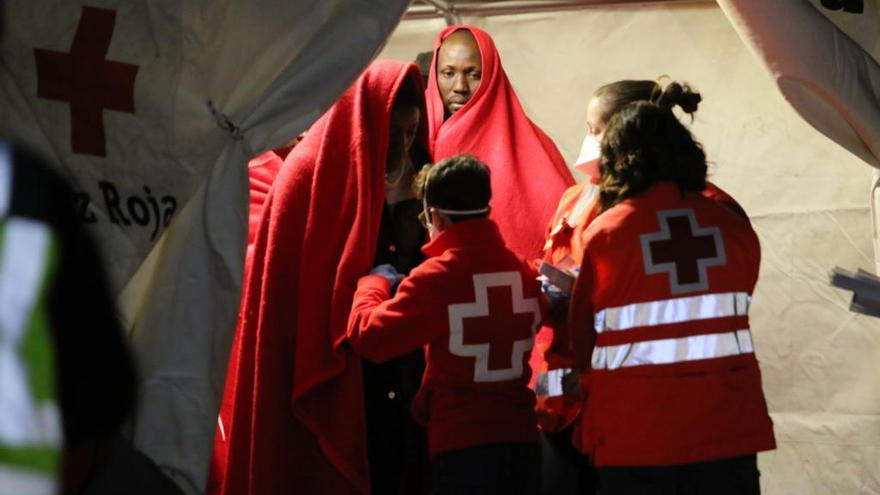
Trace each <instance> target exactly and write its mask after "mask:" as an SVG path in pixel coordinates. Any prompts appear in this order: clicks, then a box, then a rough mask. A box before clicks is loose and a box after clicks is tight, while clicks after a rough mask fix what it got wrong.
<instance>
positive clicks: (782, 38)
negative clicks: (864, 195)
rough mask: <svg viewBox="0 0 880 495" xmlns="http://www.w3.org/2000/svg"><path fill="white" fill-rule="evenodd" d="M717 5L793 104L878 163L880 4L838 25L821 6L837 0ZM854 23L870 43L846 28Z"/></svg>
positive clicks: (733, 0)
mask: <svg viewBox="0 0 880 495" xmlns="http://www.w3.org/2000/svg"><path fill="white" fill-rule="evenodd" d="M719 3H720V5H721V7H722V9H724V11H725V13H726V14H727V16H728V17H729V18H730V20H731V23H732V24H733V25H734V27H735V29H736V30H737V33H739V35H740V37H741V38H742V39H743V41H744V42H745V44H746V45H747V46H748V47H749V48H750V49H751V50H752V51H753V52H754V53H755V55H756V56H757V57H758V58H759V59H760V60H761V61H762V62H763V63H764V64H765V65H766V66H767V68H768V69H769V71H770V74H771V77H773V79H774V80H775V81H776V84H777V85H778V86H779V90H780V91H781V92H782V94H783V95H784V96H785V98H786V99H787V100H788V101H789V102H790V103H791V105H792V106H793V107H794V108H795V110H796V111H797V112H798V113H799V114H800V115H801V116H802V117H803V118H804V119H805V120H806V121H807V122H809V123H810V125H812V126H813V127H815V128H816V129H818V130H819V131H820V132H822V133H823V134H825V135H826V136H828V137H829V138H831V139H832V140H834V141H835V142H837V143H840V145H841V146H843V147H845V148H846V149H848V150H849V151H851V152H852V153H853V154H855V155H856V156H858V157H859V158H861V159H862V160H864V161H865V162H866V163H868V164H870V165H872V166H874V167H880V45H878V44H880V30H878V29H877V22H878V21H880V2H878V1H876V0H867V1H864V2H863V4H864V7H865V11H863V12H862V13H859V14H856V13H852V14H849V17H850V18H849V19H844V18H840V17H837V19H838V20H837V23H836V24H835V22H832V21H831V20H830V19H829V18H828V17H826V16H824V15H822V11H823V10H824V11H825V12H828V13H829V15H830V12H831V11H830V9H829V8H827V7H823V6H822V5H821V4H822V3H834V2H821V3H820V2H819V1H818V0H816V1H814V2H813V4H812V5H811V4H808V3H805V2H801V3H786V2H781V3H779V2H757V3H756V2H749V1H744V0H722V1H721V2H719ZM843 3H846V2H843ZM778 19H786V22H784V23H780V22H778ZM865 20H867V22H871V21H873V30H874V31H873V36H872V37H870V38H869V35H868V34H867V33H866V32H865V31H864V29H865V28H864V27H863V26H862V25H861V24H862V22H863V21H865ZM851 23H852V32H853V35H855V36H857V37H858V39H859V40H861V42H862V43H863V44H864V45H865V47H863V46H862V45H860V44H859V42H858V41H856V40H855V39H854V38H853V37H850V36H849V35H848V34H847V32H846V31H845V30H842V29H841V27H843V28H846V27H849V26H850V24H851ZM839 26H840V27H839ZM804 33H811V36H805V35H804ZM869 46H870V48H871V49H873V52H874V53H872V52H870V51H869V48H868V47H869ZM804 53H809V54H810V56H809V57H804V56H803V54H804Z"/></svg>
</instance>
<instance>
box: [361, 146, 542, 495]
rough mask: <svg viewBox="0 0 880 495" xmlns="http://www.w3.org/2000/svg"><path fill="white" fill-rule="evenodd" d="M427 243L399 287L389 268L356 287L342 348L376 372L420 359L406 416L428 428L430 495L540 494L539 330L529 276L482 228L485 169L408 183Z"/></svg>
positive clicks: (468, 167) (465, 168) (447, 171)
mask: <svg viewBox="0 0 880 495" xmlns="http://www.w3.org/2000/svg"><path fill="white" fill-rule="evenodd" d="M416 183H417V187H418V188H419V189H420V190H421V197H422V202H423V207H424V211H423V219H424V222H425V226H426V228H427V229H428V232H429V234H430V236H431V240H430V242H428V243H427V244H426V245H425V246H424V248H423V251H424V253H425V255H426V257H427V259H426V260H425V261H424V262H423V263H422V264H421V265H419V266H418V267H416V268H414V269H413V270H412V271H411V272H410V274H409V276H407V277H406V278H404V279H403V280H402V281H401V282H400V285H399V287H398V288H397V292H396V294H395V295H394V297H391V294H392V290H393V287H394V285H395V283H396V282H397V281H398V280H399V276H397V275H396V273H395V272H394V270H393V269H391V267H390V266H388V265H383V266H380V267H377V268H375V269H374V270H373V272H372V274H371V275H367V276H365V277H363V278H361V279H360V280H359V281H358V287H357V291H356V292H355V296H354V302H353V306H352V311H351V316H350V318H349V324H348V340H349V342H350V344H351V346H352V347H353V348H354V350H355V351H356V352H357V353H359V354H361V355H363V356H364V357H366V358H367V359H370V360H373V361H377V362H381V361H385V360H388V359H391V358H394V357H396V356H401V355H404V354H406V353H409V352H412V351H413V350H415V349H420V348H422V347H423V346H424V347H425V349H426V364H427V367H426V370H425V375H424V378H423V380H422V387H421V389H420V390H419V392H418V393H417V395H416V397H415V399H414V400H413V412H414V414H415V416H416V419H418V420H419V421H420V422H423V423H424V424H426V425H427V429H428V445H429V448H430V451H431V462H432V469H433V472H434V493H440V494H446V493H449V494H464V493H540V449H539V446H538V430H537V420H536V417H535V412H534V405H535V396H534V393H533V392H532V391H531V390H530V389H529V388H528V382H529V377H530V369H529V366H528V357H529V353H530V351H531V349H532V345H533V342H534V336H535V331H536V329H537V328H538V325H539V324H540V323H541V319H542V310H541V305H540V301H539V295H540V286H539V284H538V282H537V280H536V273H535V272H534V271H533V270H532V269H531V268H530V267H529V265H528V264H527V263H525V262H524V261H523V260H521V259H520V258H518V257H517V256H516V255H515V254H514V253H513V252H512V251H510V249H508V248H507V247H506V246H505V243H504V240H503V239H502V237H501V234H500V233H499V231H498V227H497V226H496V225H495V223H494V222H492V221H491V220H489V219H488V218H487V217H488V214H489V200H490V199H491V195H492V194H491V187H490V177H489V169H488V168H487V167H486V165H484V164H483V163H482V162H480V161H479V160H478V159H476V158H475V157H473V156H469V155H458V156H454V157H451V158H447V159H445V160H443V161H441V162H440V163H438V164H437V165H434V166H432V167H425V169H423V171H422V173H421V174H420V175H419V178H418V179H417V181H416Z"/></svg>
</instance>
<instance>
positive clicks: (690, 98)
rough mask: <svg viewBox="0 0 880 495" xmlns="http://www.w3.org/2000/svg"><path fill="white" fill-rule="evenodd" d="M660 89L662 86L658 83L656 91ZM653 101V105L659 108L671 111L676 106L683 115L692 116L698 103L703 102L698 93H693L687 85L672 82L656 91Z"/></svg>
mask: <svg viewBox="0 0 880 495" xmlns="http://www.w3.org/2000/svg"><path fill="white" fill-rule="evenodd" d="M660 87H662V86H660V83H659V82H658V89H659V88H660ZM653 100H654V103H656V104H657V105H659V106H661V107H664V108H668V109H670V110H671V109H672V108H673V107H675V106H676V105H678V107H679V108H681V110H682V111H683V112H684V113H687V114H693V113H694V112H696V111H697V106H699V104H700V102H701V101H703V97H702V96H700V93H697V92H696V91H694V90H693V89H692V88H691V87H690V86H689V85H688V84H687V83H679V82H675V81H673V82H670V83H668V84H666V86H665V87H662V89H660V90H659V91H657V94H656V96H655V97H654V98H653Z"/></svg>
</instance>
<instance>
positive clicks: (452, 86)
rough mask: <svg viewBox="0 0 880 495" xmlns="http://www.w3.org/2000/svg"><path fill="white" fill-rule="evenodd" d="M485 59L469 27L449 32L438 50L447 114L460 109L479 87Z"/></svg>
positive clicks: (440, 83)
mask: <svg viewBox="0 0 880 495" xmlns="http://www.w3.org/2000/svg"><path fill="white" fill-rule="evenodd" d="M482 73H483V63H482V60H481V58H480V48H479V47H478V46H477V40H475V39H474V35H473V34H471V32H470V31H467V30H460V31H456V32H454V33H452V34H451V35H449V37H448V38H446V39H445V40H443V44H441V45H440V50H439V52H438V54H437V85H438V86H439V87H440V97H441V98H443V104H444V106H445V107H446V115H447V116H449V115H452V114H453V113H455V112H457V111H458V110H460V109H461V107H463V106H464V105H465V103H467V102H468V100H470V99H471V97H472V96H473V95H474V93H476V91H477V88H479V87H480V78H481V77H482Z"/></svg>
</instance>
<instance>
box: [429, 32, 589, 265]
mask: <svg viewBox="0 0 880 495" xmlns="http://www.w3.org/2000/svg"><path fill="white" fill-rule="evenodd" d="M459 29H466V30H468V31H470V32H471V33H472V34H473V35H474V38H475V39H476V40H477V46H479V48H480V54H481V58H482V67H483V68H482V78H481V80H480V86H479V88H477V91H476V92H475V93H474V95H473V96H472V97H471V99H470V100H469V101H468V102H467V104H466V105H465V106H464V107H463V108H461V109H460V110H459V111H457V112H455V113H454V114H452V116H451V117H449V119H447V120H446V121H444V105H443V99H442V98H441V96H440V90H439V88H438V86H437V53H438V51H439V49H440V44H441V43H442V42H443V40H445V39H446V38H447V37H448V36H449V35H450V34H452V33H453V32H455V31H457V30H459ZM425 99H426V101H427V105H428V132H429V136H430V137H429V139H430V142H431V144H432V151H433V154H434V158H435V159H436V160H441V159H443V158H446V157H448V156H452V155H456V154H459V153H471V154H473V155H475V156H477V157H478V158H479V159H480V160H482V161H483V162H485V163H486V165H488V166H489V169H490V170H491V171H492V203H491V205H492V214H491V218H492V219H493V220H495V222H496V223H497V224H498V227H499V229H500V230H501V235H502V236H503V237H504V239H505V241H506V242H507V245H508V247H510V249H512V250H513V251H514V252H516V253H517V254H519V255H520V256H524V257H528V258H530V259H531V258H537V257H539V256H540V254H541V248H542V246H543V245H544V232H545V229H546V228H547V224H548V222H549V221H550V217H551V216H552V215H553V212H554V211H555V210H556V204H557V202H558V201H559V198H560V196H562V193H563V192H564V191H565V189H566V188H567V187H568V186H571V185H572V184H574V179H573V178H572V176H571V172H569V170H568V168H567V167H566V166H565V162H564V161H563V159H562V156H561V155H560V154H559V150H558V149H556V145H555V144H553V141H551V140H550V138H549V137H547V135H546V134H544V132H543V131H542V130H541V129H540V128H538V126H536V125H535V124H534V123H532V121H531V120H529V118H528V117H527V116H526V114H525V112H524V111H523V109H522V106H521V105H520V103H519V99H518V98H517V97H516V93H514V91H513V87H512V86H511V85H510V81H508V79H507V74H505V73H504V68H502V67H501V58H500V57H499V55H498V50H497V49H496V48H495V43H494V42H493V41H492V38H490V37H489V35H488V34H487V33H486V32H485V31H482V30H480V29H478V28H475V27H471V26H451V27H448V28H446V29H444V30H443V31H442V32H441V33H440V35H439V36H437V40H436V42H435V43H434V60H433V61H432V62H431V73H430V74H429V76H428V88H427V91H426V92H425Z"/></svg>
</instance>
